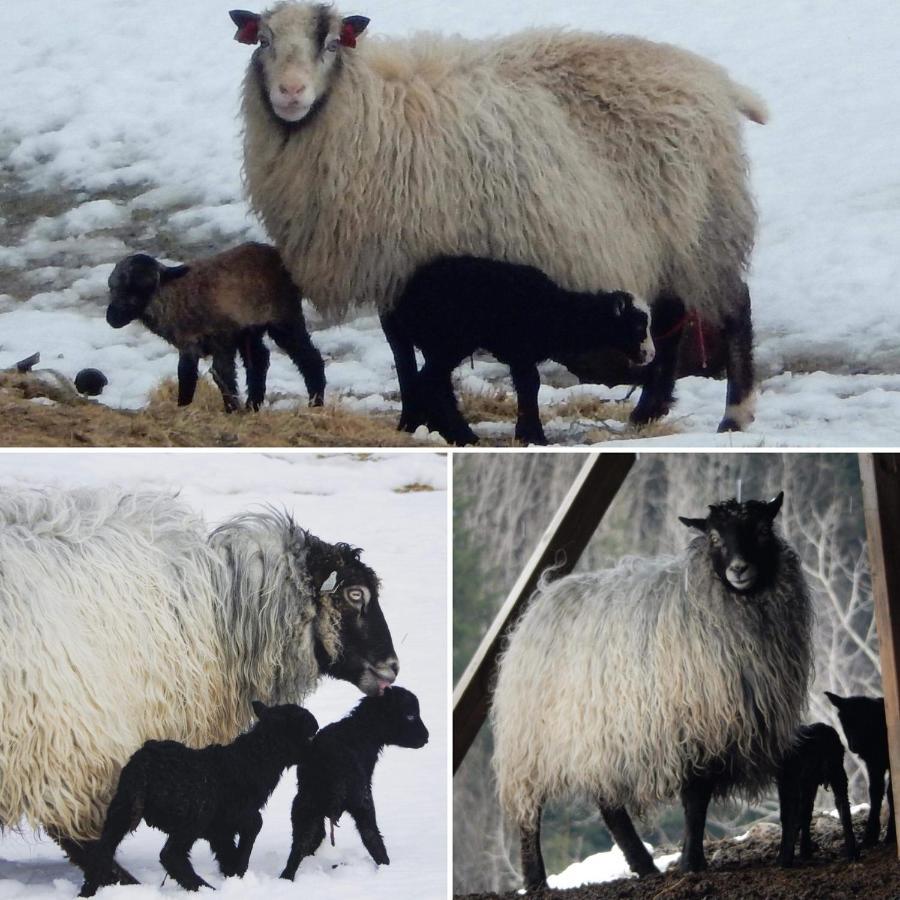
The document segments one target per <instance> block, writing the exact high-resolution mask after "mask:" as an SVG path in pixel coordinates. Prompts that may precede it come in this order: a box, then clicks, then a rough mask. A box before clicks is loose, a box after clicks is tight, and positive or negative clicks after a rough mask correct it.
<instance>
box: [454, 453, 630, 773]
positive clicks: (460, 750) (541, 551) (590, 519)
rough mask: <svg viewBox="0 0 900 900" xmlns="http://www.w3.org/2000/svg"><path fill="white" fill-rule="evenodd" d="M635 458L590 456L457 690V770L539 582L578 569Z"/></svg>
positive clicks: (626, 454)
mask: <svg viewBox="0 0 900 900" xmlns="http://www.w3.org/2000/svg"><path fill="white" fill-rule="evenodd" d="M635 458H636V457H635V454H633V453H603V454H600V453H592V454H590V456H588V458H587V460H586V461H585V463H584V465H583V466H582V467H581V471H580V472H579V473H578V476H577V477H576V478H575V481H574V482H573V483H572V487H571V488H570V489H569V492H568V493H567V494H566V497H565V499H564V500H563V502H562V503H561V504H560V507H559V509H558V510H557V511H556V515H555V516H554V517H553V519H552V521H551V522H550V524H549V526H548V527H547V529H546V531H544V534H543V535H542V536H541V539H540V540H539V541H538V543H537V546H536V547H535V549H534V552H533V553H532V554H531V557H530V558H529V560H528V562H527V563H526V564H525V567H524V568H523V569H522V572H521V574H520V575H519V577H518V579H516V583H515V584H514V585H513V587H512V590H511V591H510V592H509V594H508V596H507V598H506V600H505V601H504V603H503V606H502V607H501V608H500V611H499V612H498V613H497V615H496V616H495V617H494V621H493V622H492V623H491V627H490V628H489V629H488V631H487V634H486V635H485V636H484V639H483V640H482V641H481V644H480V645H479V647H478V649H477V650H476V651H475V655H474V656H473V657H472V659H471V660H470V662H469V665H468V666H467V667H466V670H465V672H463V674H462V677H461V678H460V679H459V683H458V684H457V685H456V689H455V690H454V691H453V771H454V772H456V770H457V769H458V768H459V766H460V764H461V763H462V761H463V759H464V757H465V755H466V753H467V752H468V751H469V747H471V746H472V742H473V741H474V740H475V737H476V736H477V734H478V731H479V729H480V728H481V726H482V724H483V723H484V720H485V719H486V718H487V711H488V706H489V703H490V694H491V690H492V687H493V679H494V674H495V669H496V663H497V655H498V653H499V652H500V648H501V647H502V645H503V639H504V637H505V636H506V634H507V632H508V631H509V629H510V628H511V627H512V626H513V625H514V624H515V622H516V621H517V620H518V618H519V616H520V615H521V614H522V611H523V608H524V605H525V603H526V601H527V600H528V599H529V598H530V597H531V595H532V594H533V593H534V590H535V588H536V587H537V582H538V578H540V576H541V575H542V574H543V573H544V572H545V571H546V570H547V569H548V568H549V567H550V566H554V565H558V568H557V569H556V572H555V577H559V576H560V575H566V574H568V573H569V572H571V571H572V569H573V568H574V567H575V564H576V563H577V562H578V559H579V558H580V556H581V554H582V553H583V552H584V548H585V547H586V546H587V543H588V541H589V540H590V539H591V537H592V535H593V534H594V532H595V531H596V530H597V526H598V525H599V524H600V520H601V519H602V518H603V516H604V514H605V513H606V510H607V509H608V508H609V504H610V503H611V502H612V499H613V497H615V496H616V493H617V492H618V490H619V488H620V487H621V486H622V482H623V481H624V480H625V476H626V475H627V474H628V472H629V470H630V469H631V467H632V466H633V465H634V461H635Z"/></svg>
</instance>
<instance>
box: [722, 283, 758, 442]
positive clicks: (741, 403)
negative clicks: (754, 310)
mask: <svg viewBox="0 0 900 900" xmlns="http://www.w3.org/2000/svg"><path fill="white" fill-rule="evenodd" d="M735 292H736V296H737V298H738V302H737V304H736V306H737V311H736V312H735V313H734V314H733V315H730V316H728V317H726V319H725V321H724V323H723V332H724V335H725V345H726V353H727V356H726V363H725V371H726V374H727V376H728V387H727V389H726V399H725V416H724V417H723V419H722V421H721V422H720V423H719V428H718V430H719V431H741V430H742V429H744V428H746V427H747V426H748V425H749V424H750V423H751V422H752V421H753V400H754V388H753V323H752V320H751V318H750V291H749V289H748V288H747V285H746V284H744V282H743V281H741V282H740V283H739V286H738V287H737V288H735Z"/></svg>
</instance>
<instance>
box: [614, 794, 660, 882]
mask: <svg viewBox="0 0 900 900" xmlns="http://www.w3.org/2000/svg"><path fill="white" fill-rule="evenodd" d="M599 806H600V815H602V816H603V821H604V822H605V823H606V827H607V828H608V829H609V833H610V834H611V835H612V837H613V840H614V841H615V842H616V846H617V847H618V848H619V849H620V850H621V851H622V854H623V855H624V857H625V861H626V862H627V863H628V865H629V867H630V868H631V870H632V872H634V873H635V874H637V875H640V876H644V875H655V874H657V873H658V872H659V869H657V868H656V865H655V863H654V862H653V857H652V856H651V855H650V852H649V851H648V850H647V848H646V847H645V846H644V842H643V841H642V840H641V838H640V835H638V833H637V831H635V828H634V823H633V822H632V821H631V816H629V815H628V811H627V810H626V809H625V808H624V807H622V806H614V807H610V806H604V805H603V804H602V803H600V804H599Z"/></svg>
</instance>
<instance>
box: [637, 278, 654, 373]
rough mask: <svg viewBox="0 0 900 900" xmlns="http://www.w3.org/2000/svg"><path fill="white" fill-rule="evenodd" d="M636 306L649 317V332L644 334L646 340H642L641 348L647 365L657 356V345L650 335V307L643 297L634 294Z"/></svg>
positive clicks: (642, 358)
mask: <svg viewBox="0 0 900 900" xmlns="http://www.w3.org/2000/svg"><path fill="white" fill-rule="evenodd" d="M634 308H635V309H636V310H638V311H639V312H642V313H643V314H644V315H645V316H646V317H647V333H646V334H645V335H644V340H643V341H641V350H640V353H641V361H642V362H641V364H642V365H647V364H648V363H651V362H653V357H654V356H656V347H655V346H654V344H653V338H652V337H651V336H650V307H649V305H648V304H647V301H646V300H645V299H644V298H643V297H641V296H639V295H638V294H634Z"/></svg>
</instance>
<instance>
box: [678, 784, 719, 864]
mask: <svg viewBox="0 0 900 900" xmlns="http://www.w3.org/2000/svg"><path fill="white" fill-rule="evenodd" d="M713 785H714V782H713V780H712V779H711V778H703V777H698V778H691V779H689V780H688V781H687V782H686V783H685V785H684V787H683V788H682V789H681V803H682V806H684V845H683V846H682V848H681V859H680V860H679V862H678V866H679V868H680V869H681V871H682V872H701V871H703V869H705V868H706V857H705V856H704V855H703V832H704V831H705V830H706V811H707V810H708V809H709V801H710V800H711V799H712V792H713Z"/></svg>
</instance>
